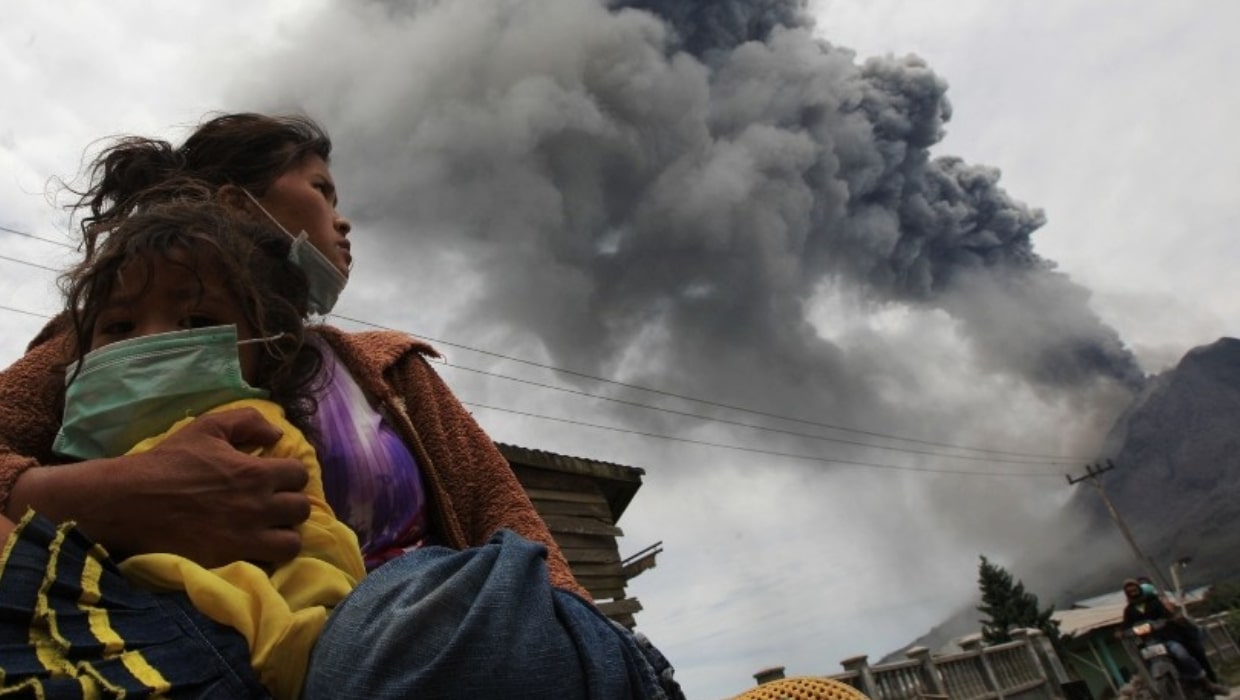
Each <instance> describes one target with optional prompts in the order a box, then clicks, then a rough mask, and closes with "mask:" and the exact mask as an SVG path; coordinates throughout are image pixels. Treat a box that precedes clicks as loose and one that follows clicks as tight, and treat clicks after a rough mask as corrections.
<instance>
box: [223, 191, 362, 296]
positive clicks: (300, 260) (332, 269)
mask: <svg viewBox="0 0 1240 700" xmlns="http://www.w3.org/2000/svg"><path fill="white" fill-rule="evenodd" d="M241 191H242V192H245V196H247V197H249V198H250V201H251V202H254V206H256V207H258V208H259V209H260V210H261V211H262V212H263V213H264V214H266V215H267V218H268V219H271V223H273V224H275V225H276V227H277V228H279V229H280V230H281V231H283V232H284V234H285V235H287V236H288V237H289V238H292V239H293V246H292V247H291V248H289V251H288V259H289V262H291V263H293V264H294V265H296V266H297V267H299V268H301V271H302V272H304V273H305V274H306V283H307V285H308V286H309V288H310V289H309V291H310V298H309V300H308V304H307V306H308V307H309V310H310V313H312V314H320V315H322V314H328V313H331V310H332V307H334V306H335V305H336V299H337V298H338V297H339V296H340V292H342V291H344V286H345V285H346V284H348V282H349V278H348V277H346V276H345V274H344V273H343V272H341V271H340V269H339V268H337V267H336V266H335V265H334V264H333V263H332V261H330V260H328V259H327V256H326V255H323V251H321V250H319V249H318V248H316V247H314V244H313V243H311V242H310V236H309V235H308V234H307V233H306V232H305V231H302V232H301V233H300V234H299V235H296V236H294V235H293V234H291V233H289V231H288V229H286V228H284V225H283V224H281V223H280V222H279V221H276V217H274V216H272V215H271V212H269V211H267V209H266V207H264V206H263V205H261V204H259V203H258V200H257V199H256V198H255V197H254V195H252V194H250V192H249V190H245V189H242V190H241Z"/></svg>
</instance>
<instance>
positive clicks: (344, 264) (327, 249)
mask: <svg viewBox="0 0 1240 700" xmlns="http://www.w3.org/2000/svg"><path fill="white" fill-rule="evenodd" d="M258 201H259V203H260V204H262V205H263V207H264V208H266V209H267V211H268V212H269V213H270V214H271V215H272V216H273V217H274V218H275V219H276V221H279V222H280V223H281V224H282V225H283V226H284V228H285V229H286V230H287V231H288V232H289V233H290V234H292V235H294V236H296V235H298V234H300V233H301V232H302V231H305V232H306V236H307V237H309V239H310V243H311V244H312V245H314V247H315V248H318V249H319V252H321V253H322V254H323V255H325V256H327V259H328V260H330V261H331V262H332V264H333V265H335V266H336V268H337V269H339V270H340V271H341V272H342V273H344V274H345V275H346V276H347V275H348V274H349V266H350V265H352V264H353V256H352V255H350V254H349V248H350V244H349V241H348V238H347V236H348V235H349V231H350V230H351V229H352V225H350V224H349V221H348V219H346V218H344V217H343V216H341V215H340V214H339V213H338V212H337V211H336V204H337V203H338V200H337V198H336V183H335V182H334V181H333V180H332V174H331V170H329V169H328V167H327V163H325V162H323V159H322V158H320V157H319V156H317V155H314V154H311V155H308V156H306V157H305V158H303V159H302V160H301V162H299V163H297V164H295V165H294V166H293V167H291V168H289V169H288V170H286V171H284V174H282V175H280V177H278V178H276V180H275V182H273V183H271V187H268V188H267V192H266V193H264V194H263V196H261V197H259V198H258Z"/></svg>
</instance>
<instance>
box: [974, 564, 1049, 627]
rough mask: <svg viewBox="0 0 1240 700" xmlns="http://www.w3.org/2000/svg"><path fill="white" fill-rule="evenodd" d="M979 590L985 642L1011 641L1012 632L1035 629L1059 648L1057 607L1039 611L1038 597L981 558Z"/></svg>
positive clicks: (1003, 570)
mask: <svg viewBox="0 0 1240 700" xmlns="http://www.w3.org/2000/svg"><path fill="white" fill-rule="evenodd" d="M977 587H978V588H979V589H980V590H981V592H982V604H981V605H979V606H977V609H978V611H979V612H981V613H982V614H983V615H985V616H986V617H985V618H984V619H983V620H982V639H983V640H984V641H985V642H986V643H987V644H1001V643H1003V642H1007V641H1011V639H1012V630H1014V629H1020V628H1024V627H1034V628H1037V629H1039V630H1042V632H1043V634H1045V635H1046V636H1047V637H1049V638H1050V639H1051V641H1052V642H1054V643H1055V646H1056V647H1058V646H1059V623H1058V622H1056V621H1054V620H1052V619H1051V613H1052V612H1054V610H1055V608H1054V607H1053V606H1051V607H1047V608H1046V609H1045V610H1042V609H1039V608H1038V597H1037V596H1035V595H1033V594H1032V593H1029V592H1028V591H1026V590H1025V584H1023V583H1021V582H1020V581H1015V582H1014V581H1013V580H1012V575H1011V574H1009V573H1008V572H1007V570H1005V569H1004V568H1003V567H1001V566H998V565H995V564H991V563H990V562H989V561H988V560H987V559H986V557H984V556H983V557H981V563H980V564H979V565H978V570H977Z"/></svg>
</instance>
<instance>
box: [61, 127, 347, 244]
mask: <svg viewBox="0 0 1240 700" xmlns="http://www.w3.org/2000/svg"><path fill="white" fill-rule="evenodd" d="M331 150H332V142H331V139H330V138H328V136H327V133H326V132H324V131H323V129H322V128H321V127H319V125H318V124H316V123H314V121H313V120H312V119H310V118H308V117H302V116H268V115H264V114H254V113H239V114H224V115H221V116H218V117H214V118H212V119H210V120H208V121H206V122H203V123H202V124H200V125H199V126H198V128H197V129H195V130H194V133H193V134H191V135H190V136H189V138H187V139H186V140H185V143H183V144H181V145H180V146H173V145H172V144H171V143H168V142H167V141H162V140H159V139H148V138H142V137H138V136H128V137H121V138H118V139H117V140H115V141H114V142H113V143H112V144H111V145H109V146H107V147H106V148H104V150H103V151H102V152H100V153H99V155H98V156H97V157H95V159H94V160H93V161H91V163H90V164H88V165H87V166H86V172H87V173H88V187H87V188H86V189H85V190H84V191H80V192H79V191H76V190H74V192H75V194H78V195H79V199H78V201H77V202H76V203H74V204H73V205H71V206H70V208H71V209H73V210H74V211H75V212H77V213H81V214H84V216H82V218H81V227H82V237H83V243H84V246H85V252H86V258H87V259H90V257H91V255H92V254H93V253H94V249H95V246H96V245H97V243H98V238H99V236H100V235H101V234H104V233H106V232H108V231H109V230H111V229H112V228H115V227H116V226H117V225H119V224H120V222H121V221H123V220H124V219H125V217H127V216H128V215H129V214H132V213H133V212H135V211H136V210H138V209H139V208H140V207H141V206H144V205H146V204H149V203H151V202H152V201H158V200H159V198H160V197H161V196H162V195H163V193H164V189H163V188H164V185H165V184H166V183H168V182H170V181H183V180H196V181H199V182H201V183H202V184H203V185H204V186H206V187H208V188H210V189H211V190H218V189H219V188H220V187H223V186H224V185H227V184H233V185H237V186H238V187H242V188H244V189H246V190H249V191H250V192H251V193H252V194H254V196H256V197H261V196H262V195H263V194H265V193H266V192H267V188H268V187H270V186H271V183H273V182H275V180H276V178H278V177H280V175H282V174H283V173H284V172H285V171H287V170H288V169H289V168H291V167H293V166H295V165H297V164H298V163H300V162H301V161H302V159H304V158H306V157H307V156H310V155H317V156H319V157H320V158H322V159H323V160H325V161H326V160H329V157H330V156H331Z"/></svg>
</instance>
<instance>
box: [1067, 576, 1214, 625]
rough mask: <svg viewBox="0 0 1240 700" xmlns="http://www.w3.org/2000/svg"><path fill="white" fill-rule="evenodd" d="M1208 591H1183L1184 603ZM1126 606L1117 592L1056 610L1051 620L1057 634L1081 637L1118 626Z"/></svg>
mask: <svg viewBox="0 0 1240 700" xmlns="http://www.w3.org/2000/svg"><path fill="white" fill-rule="evenodd" d="M1208 590H1210V589H1209V587H1208V586H1201V587H1199V588H1194V589H1192V590H1190V591H1185V592H1184V602H1185V603H1186V604H1188V605H1192V604H1193V603H1197V602H1200V601H1201V600H1203V599H1204V598H1205V595H1206V592H1207V591H1208ZM1127 604H1128V601H1127V600H1125V599H1124V593H1123V591H1117V592H1115V593H1107V594H1106V595H1100V596H1095V597H1093V598H1088V599H1086V600H1082V601H1079V602H1077V603H1075V604H1074V605H1073V607H1072V608H1070V609H1068V610H1056V611H1055V612H1054V613H1053V614H1052V615H1051V619H1053V620H1058V621H1059V632H1060V633H1061V634H1063V635H1064V636H1065V637H1083V636H1085V635H1087V634H1089V633H1090V632H1093V631H1094V630H1097V629H1103V628H1105V627H1111V626H1114V625H1118V624H1119V623H1120V622H1122V621H1123V620H1124V606H1125V605H1127Z"/></svg>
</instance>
